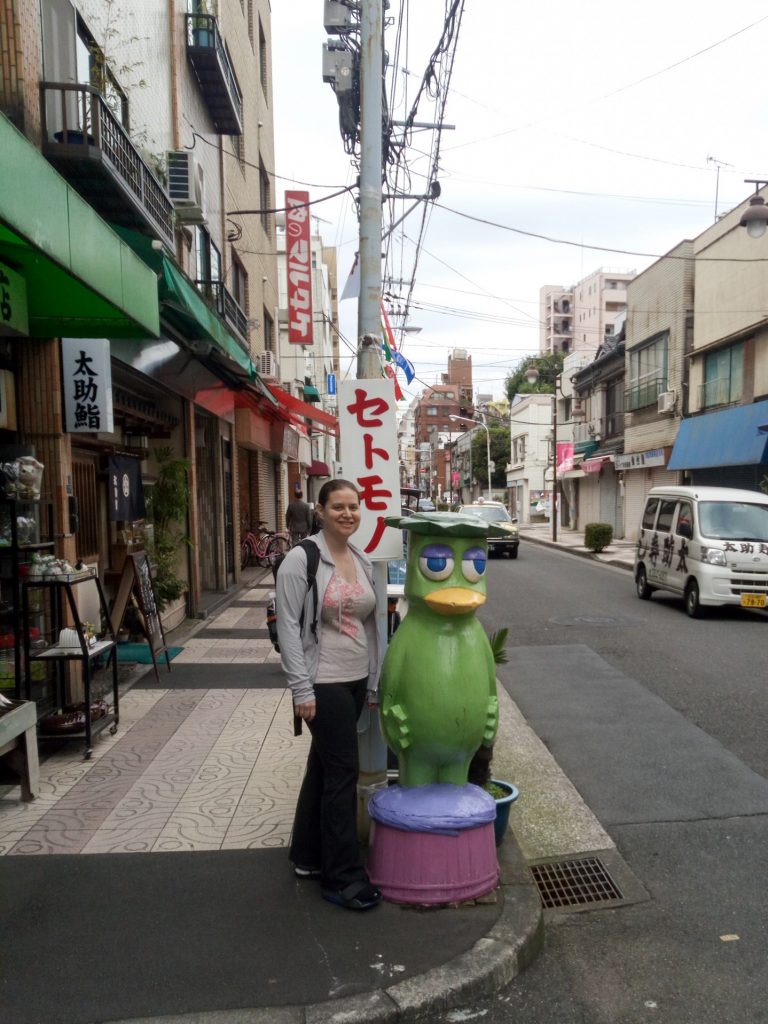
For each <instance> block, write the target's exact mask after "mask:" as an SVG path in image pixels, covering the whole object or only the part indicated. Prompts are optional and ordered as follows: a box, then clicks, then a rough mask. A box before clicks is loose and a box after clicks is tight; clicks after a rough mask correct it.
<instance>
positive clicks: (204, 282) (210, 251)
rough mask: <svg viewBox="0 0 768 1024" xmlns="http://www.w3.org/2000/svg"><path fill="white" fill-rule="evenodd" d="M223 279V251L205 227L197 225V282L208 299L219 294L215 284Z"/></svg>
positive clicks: (212, 298)
mask: <svg viewBox="0 0 768 1024" xmlns="http://www.w3.org/2000/svg"><path fill="white" fill-rule="evenodd" d="M219 281H221V253H220V252H219V250H218V249H217V248H216V246H215V245H214V243H213V242H212V241H211V236H210V235H209V234H208V232H207V231H206V230H205V228H203V227H200V225H197V226H196V227H195V284H196V285H197V287H198V290H199V291H201V292H202V293H203V295H205V297H206V298H207V299H211V300H215V299H216V298H217V297H218V296H217V295H216V294H215V292H216V291H217V289H216V287H215V285H216V284H217V283H218V282H219Z"/></svg>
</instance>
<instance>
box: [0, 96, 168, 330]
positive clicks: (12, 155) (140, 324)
mask: <svg viewBox="0 0 768 1024" xmlns="http://www.w3.org/2000/svg"><path fill="white" fill-rule="evenodd" d="M0 183H1V184H0V263H5V264H7V265H8V266H9V267H11V269H13V270H15V271H16V272H17V273H18V274H20V275H21V277H22V278H24V280H25V283H26V292H27V304H28V316H29V333H30V335H31V336H33V337H39V338H52V337H71V338H109V337H114V338H138V337H145V338H146V337H148V336H149V337H155V338H156V337H158V335H159V333H160V313H159V307H158V296H157V282H156V278H155V275H154V274H153V273H152V271H151V270H150V269H149V268H148V267H147V266H146V265H145V264H144V263H143V262H142V261H141V260H140V259H139V257H138V256H137V255H136V254H135V253H134V252H133V251H132V250H131V248H130V247H129V246H128V245H126V243H125V242H124V241H123V240H122V239H121V238H120V237H119V236H118V235H117V234H115V232H114V231H113V230H112V229H111V228H110V227H109V225H108V224H107V223H106V222H105V221H103V220H102V219H101V217H99V216H98V214H96V213H95V212H94V210H93V209H92V207H90V206H89V205H88V203H86V202H85V201H84V200H83V199H81V197H80V196H79V195H78V194H77V192H75V190H74V189H73V188H72V187H71V186H70V185H68V184H67V183H66V181H65V180H64V179H63V178H62V177H61V175H59V174H58V173H57V172H56V171H55V170H54V169H53V167H51V165H50V164H49V163H48V161H47V160H46V159H45V157H44V156H43V155H42V154H41V153H40V152H39V151H38V150H37V149H35V147H34V146H33V145H32V144H31V143H30V142H29V141H28V140H27V139H26V138H25V137H24V136H23V135H22V134H21V132H19V131H18V130H17V129H16V128H14V126H13V125H12V124H11V122H10V121H9V120H8V119H7V118H6V117H4V116H3V115H2V114H0Z"/></svg>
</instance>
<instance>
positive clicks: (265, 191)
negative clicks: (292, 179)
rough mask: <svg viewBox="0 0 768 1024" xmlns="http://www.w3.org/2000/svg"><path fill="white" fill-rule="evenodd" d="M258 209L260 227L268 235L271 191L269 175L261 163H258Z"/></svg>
mask: <svg viewBox="0 0 768 1024" xmlns="http://www.w3.org/2000/svg"><path fill="white" fill-rule="evenodd" d="M259 209H260V210H261V226H262V227H263V228H264V230H265V232H266V233H267V234H269V233H270V231H269V213H268V212H267V211H269V210H271V209H272V190H271V188H270V187H269V175H268V174H267V172H266V169H265V167H264V164H263V163H261V162H259Z"/></svg>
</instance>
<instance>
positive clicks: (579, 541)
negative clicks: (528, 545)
mask: <svg viewBox="0 0 768 1024" xmlns="http://www.w3.org/2000/svg"><path fill="white" fill-rule="evenodd" d="M520 539H521V540H524V541H533V543H534V544H544V545H548V546H550V547H556V548H560V549H562V550H564V551H570V552H571V553H572V554H575V555H582V556H583V557H584V558H591V559H593V560H595V561H598V562H605V563H607V564H608V565H615V566H617V567H619V568H621V569H628V570H629V571H630V572H631V571H632V568H633V562H634V556H635V542H634V541H631V540H624V539H614V540H613V541H612V542H611V543H610V544H609V545H608V547H607V548H605V550H603V551H600V552H599V553H597V554H596V553H595V552H594V551H590V550H589V548H587V547H585V545H584V531H583V530H581V531H579V530H568V529H563V528H562V527H561V528H559V529H558V531H557V541H556V542H555V541H553V540H552V526H551V524H550V523H523V524H522V525H521V526H520Z"/></svg>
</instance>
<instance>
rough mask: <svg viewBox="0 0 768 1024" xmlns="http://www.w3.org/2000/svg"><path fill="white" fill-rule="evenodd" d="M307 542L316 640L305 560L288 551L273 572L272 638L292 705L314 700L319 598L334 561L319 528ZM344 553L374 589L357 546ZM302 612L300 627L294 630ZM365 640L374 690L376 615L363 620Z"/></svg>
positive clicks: (377, 647)
mask: <svg viewBox="0 0 768 1024" xmlns="http://www.w3.org/2000/svg"><path fill="white" fill-rule="evenodd" d="M307 540H309V541H311V542H312V543H314V544H317V546H318V548H319V549H320V563H319V565H318V567H317V577H316V579H317V640H315V637H314V636H313V635H312V629H311V626H312V621H313V618H314V614H315V605H314V598H313V596H312V588H311V587H310V588H309V589H308V588H307V556H306V554H305V552H304V551H303V550H302V548H300V547H295V548H292V549H291V550H290V551H289V552H288V554H287V555H286V557H285V558H284V559H283V563H282V565H281V566H280V571H279V572H278V574H277V584H276V607H277V638H278V641H279V643H280V661H281V662H282V666H283V671H284V672H285V674H286V676H287V678H288V685H289V686H290V688H291V692H292V694H293V703H294V704H305V703H306V702H307V701H312V700H314V699H315V691H314V681H315V677H316V675H317V666H318V662H319V660H320V639H321V637H322V631H323V624H322V617H321V611H322V607H323V597H324V595H325V591H326V589H327V587H328V584H329V583H330V581H331V576H333V572H334V568H335V566H334V563H333V559H332V558H331V554H330V552H329V550H328V545H327V544H326V541H325V537H324V536H323V533H322V530H321V531H320V533H318V534H315V535H314V536H312V537H308V538H307ZM349 550H350V551H351V552H352V554H353V556H354V557H355V558H357V559H358V561H359V562H360V564H361V565H362V567H363V569H364V571H365V575H366V576H367V577H368V580H369V582H370V584H371V586H372V587H373V585H374V583H373V566H372V565H371V561H370V559H369V558H368V557H367V556H366V555H365V554H363V552H362V551H360V550H359V548H356V547H355V546H354V545H352V544H350V545H349ZM302 609H303V611H304V629H303V631H302V630H301V629H300V628H299V621H300V618H301V612H302ZM365 634H366V638H367V640H368V664H369V675H368V690H369V691H372V690H376V688H377V687H378V682H379V673H380V671H381V661H382V658H383V656H384V655H383V652H382V651H381V645H380V644H379V637H378V631H377V628H376V617H375V616H374V615H370V616H369V617H368V618H367V619H366V621H365Z"/></svg>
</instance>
